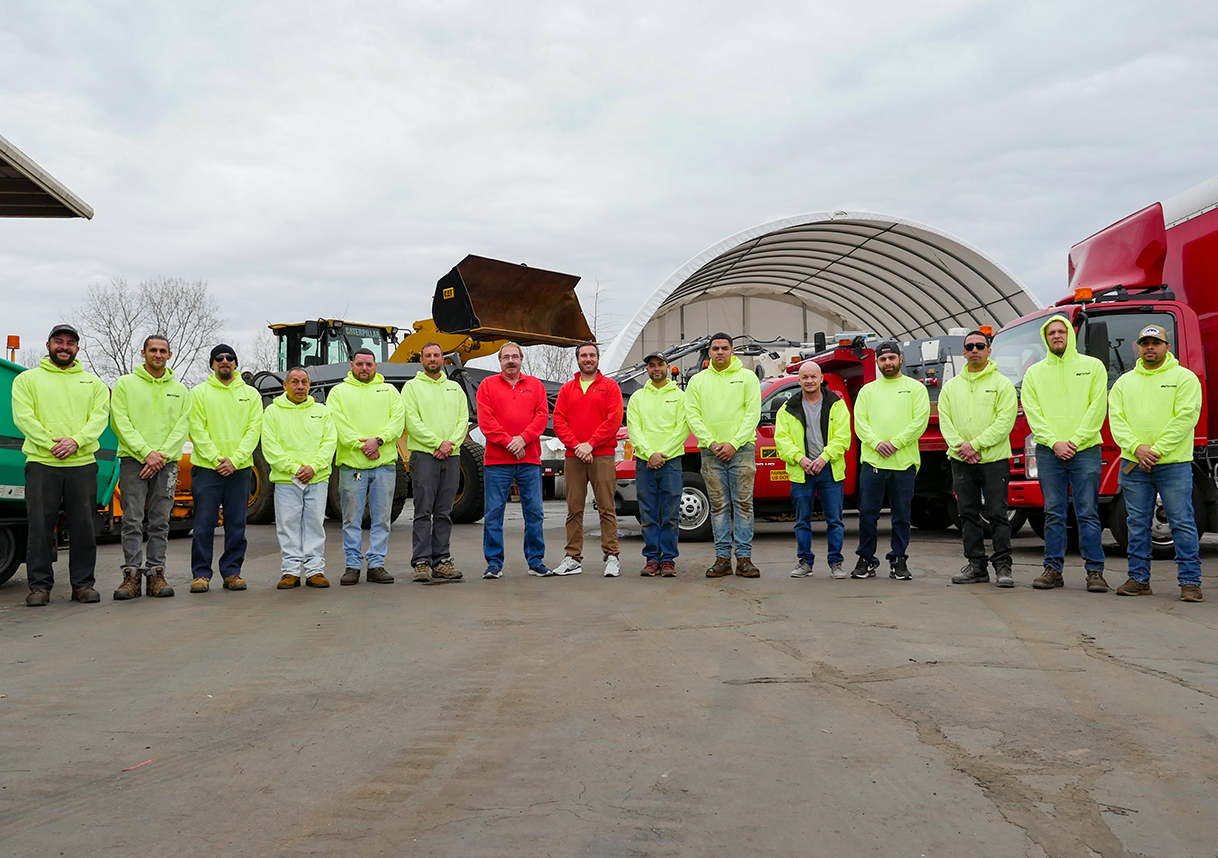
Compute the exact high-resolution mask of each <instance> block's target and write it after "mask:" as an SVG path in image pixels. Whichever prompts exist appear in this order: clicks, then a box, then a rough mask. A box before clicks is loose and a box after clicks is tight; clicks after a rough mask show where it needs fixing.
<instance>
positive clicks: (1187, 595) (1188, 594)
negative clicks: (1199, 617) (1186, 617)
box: [1180, 584, 1205, 602]
mask: <svg viewBox="0 0 1218 858" xmlns="http://www.w3.org/2000/svg"><path fill="white" fill-rule="evenodd" d="M1180 601H1181V602H1204V601H1205V596H1203V595H1202V594H1201V585H1200V584H1181V585H1180Z"/></svg>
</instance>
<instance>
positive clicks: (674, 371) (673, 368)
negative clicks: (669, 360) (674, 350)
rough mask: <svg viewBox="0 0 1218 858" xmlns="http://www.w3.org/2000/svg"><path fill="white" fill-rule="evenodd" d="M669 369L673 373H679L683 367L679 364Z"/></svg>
mask: <svg viewBox="0 0 1218 858" xmlns="http://www.w3.org/2000/svg"><path fill="white" fill-rule="evenodd" d="M668 371H669V372H671V373H672V374H673V375H677V374H678V373H680V372H681V367H679V366H673V367H669V368H668Z"/></svg>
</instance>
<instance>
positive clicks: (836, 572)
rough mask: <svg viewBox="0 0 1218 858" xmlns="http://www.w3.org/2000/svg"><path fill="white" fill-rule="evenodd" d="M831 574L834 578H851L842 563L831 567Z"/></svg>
mask: <svg viewBox="0 0 1218 858" xmlns="http://www.w3.org/2000/svg"><path fill="white" fill-rule="evenodd" d="M829 574H830V575H832V576H833V577H834V578H849V577H850V573H849V572H847V571H846V570H845V569H843V568H842V564H840V563H834V564H833V565H832V566H830V567H829Z"/></svg>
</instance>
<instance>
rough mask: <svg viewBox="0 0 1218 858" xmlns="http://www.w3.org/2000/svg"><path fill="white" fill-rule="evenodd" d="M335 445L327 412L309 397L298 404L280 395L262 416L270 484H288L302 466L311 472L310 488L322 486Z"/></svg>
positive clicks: (336, 433)
mask: <svg viewBox="0 0 1218 858" xmlns="http://www.w3.org/2000/svg"><path fill="white" fill-rule="evenodd" d="M337 443H338V430H337V429H335V428H334V421H333V420H332V419H331V417H330V410H329V409H328V408H326V406H324V405H322V404H321V403H319V402H318V401H317V400H315V399H314V398H313V397H311V396H306V397H305V400H304V402H300V403H297V402H293V401H292V400H291V399H289V398H288V395H287V394H286V393H281V394H280V395H279V396H276V397H275V399H274V400H272V402H271V404H270V405H269V406H267V409H266V411H264V412H263V413H262V455H263V456H264V457H265V458H266V463H267V464H268V465H270V466H271V482H272V483H290V482H291V481H292V478H293V477H294V476H296V472H297V471H299V470H300V469H301V467H303V466H304V465H308V466H309V467H310V468H312V469H313V479H311V480H309V484H310V485H312V484H313V483H324V482H325V481H326V480H328V479H329V478H330V463H331V462H333V461H334V447H335V445H336V444H337Z"/></svg>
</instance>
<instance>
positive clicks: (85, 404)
mask: <svg viewBox="0 0 1218 858" xmlns="http://www.w3.org/2000/svg"><path fill="white" fill-rule="evenodd" d="M109 420H110V388H108V387H106V383H105V382H104V381H102V380H101V379H100V378H98V377H97V376H95V375H94V374H93V373H91V372H85V371H84V369H83V368H82V367H81V365H80V361H78V360H77V361H73V362H72V365H71V366H67V367H60V366H57V365H56V364H55V362H54V361H53V360H51V359H50V358H49V357H44V358H43V359H42V360H41V361H40V362H39V364H38V366H36V367H34V368H32V369H27V370H26V371H25V372H23V373H21V374H20V375H18V376H17V377H16V378H15V379H13V423H15V424H16V426H17V428H18V429H20V430H21V434H22V435H24V436H25V441H24V442H23V443H22V445H21V452H22V453H24V454H25V458H26V460H27V461H30V462H37V463H38V464H40V465H52V466H54V467H56V468H71V467H76V466H78V465H91V464H93V463H94V462H96V461H97V458H96V457H95V456H94V455H93V454H94V453H96V452H97V448H98V447H100V446H101V445H100V444H98V443H97V439H98V438H100V437H101V433H102V432H105V431H106V424H107V423H108V422H109ZM56 438H71V439H72V440H73V441H75V442H76V446H77V450H76V452H75V453H73V454H72V455H71V456H68V458H66V459H56V458H55V457H54V456H53V455H51V448H52V447H54V446H55V439H56Z"/></svg>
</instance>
